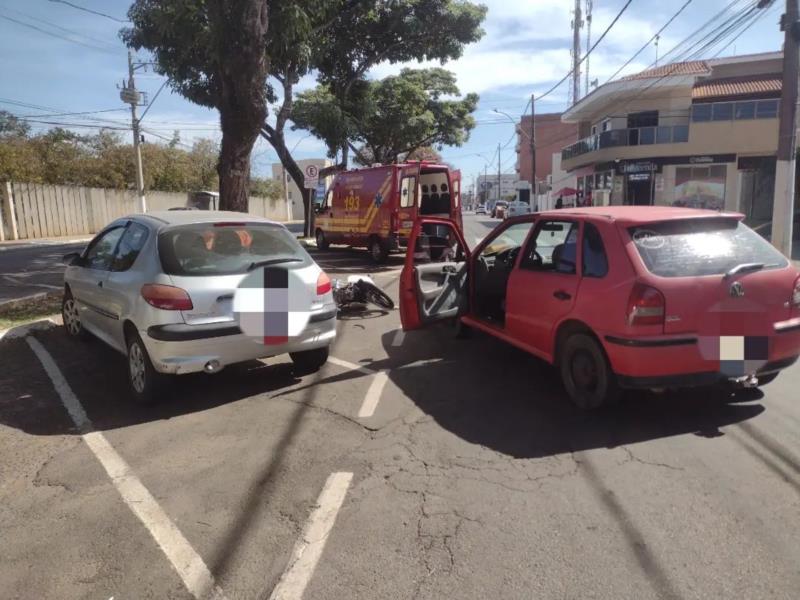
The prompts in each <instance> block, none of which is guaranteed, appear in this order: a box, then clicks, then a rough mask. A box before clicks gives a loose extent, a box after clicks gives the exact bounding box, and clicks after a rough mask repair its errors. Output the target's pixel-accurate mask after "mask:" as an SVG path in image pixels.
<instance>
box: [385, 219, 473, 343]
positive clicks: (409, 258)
mask: <svg viewBox="0 0 800 600" xmlns="http://www.w3.org/2000/svg"><path fill="white" fill-rule="evenodd" d="M468 265H469V250H468V249H467V245H466V243H465V242H464V237H463V235H462V234H461V228H460V227H458V225H457V224H456V223H454V222H453V221H451V220H450V219H438V218H433V217H428V218H421V219H419V220H417V221H416V222H415V224H414V228H413V229H412V231H411V237H410V239H409V244H408V252H406V262H405V265H404V266H403V272H402V273H401V275H400V320H401V322H402V324H403V329H404V330H405V331H409V330H411V329H419V328H421V327H424V326H425V325H428V324H431V323H435V322H438V321H443V320H446V319H452V318H455V317H457V316H458V315H459V314H460V313H461V312H462V311H463V309H464V308H466V302H467V284H466V281H467V271H468Z"/></svg>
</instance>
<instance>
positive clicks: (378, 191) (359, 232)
mask: <svg viewBox="0 0 800 600" xmlns="http://www.w3.org/2000/svg"><path fill="white" fill-rule="evenodd" d="M418 216H429V217H434V216H436V217H445V218H447V219H451V220H453V221H454V222H455V223H457V224H458V226H459V228H463V225H462V221H461V172H460V171H452V170H450V168H449V167H447V166H446V165H437V164H433V163H428V162H424V161H422V162H407V163H400V164H393V165H376V166H373V167H368V168H364V169H354V170H351V171H344V172H342V173H339V174H337V175H336V177H335V178H334V180H333V184H332V185H331V186H330V188H329V189H328V192H327V193H326V195H325V198H324V201H323V203H322V205H321V206H319V207H318V209H317V214H316V219H315V237H316V239H317V247H318V248H320V249H321V250H325V249H326V248H328V246H329V245H330V244H347V245H350V246H354V247H357V248H367V249H368V250H369V253H370V256H371V257H372V259H373V260H374V261H375V262H376V263H381V262H383V261H385V260H386V257H387V255H388V254H389V252H396V251H401V250H405V248H406V247H407V245H408V237H409V235H410V234H411V229H412V227H413V226H414V221H415V219H416V218H417V217H418Z"/></svg>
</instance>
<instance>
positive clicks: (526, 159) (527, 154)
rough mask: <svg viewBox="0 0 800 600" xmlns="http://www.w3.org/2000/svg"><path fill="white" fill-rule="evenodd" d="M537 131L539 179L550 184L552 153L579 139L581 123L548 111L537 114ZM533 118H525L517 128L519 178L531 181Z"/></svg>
mask: <svg viewBox="0 0 800 600" xmlns="http://www.w3.org/2000/svg"><path fill="white" fill-rule="evenodd" d="M534 127H535V134H536V180H537V181H539V182H540V184H541V183H546V182H547V180H548V177H549V176H550V175H552V173H553V162H552V156H553V153H554V152H561V149H562V148H563V147H564V146H566V145H567V144H571V143H573V142H575V141H577V139H578V125H577V124H576V123H569V122H565V121H563V120H562V119H561V113H545V114H540V115H535V117H534ZM530 136H531V117H530V115H526V116H524V117H522V120H521V121H520V123H519V125H518V127H517V165H516V170H517V178H518V180H519V181H527V182H528V183H532V182H531V174H532V173H531V162H532V161H531V158H532V155H531V142H530V140H531V137H530Z"/></svg>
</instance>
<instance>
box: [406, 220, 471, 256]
mask: <svg viewBox="0 0 800 600" xmlns="http://www.w3.org/2000/svg"><path fill="white" fill-rule="evenodd" d="M465 259H466V253H465V251H464V248H463V247H462V245H461V243H460V242H459V239H458V235H456V233H455V232H454V231H453V228H452V227H450V226H449V225H436V224H433V223H423V225H422V231H421V232H420V234H419V236H418V237H417V239H416V242H415V243H414V264H415V265H418V264H427V263H447V262H463V261H464V260H465Z"/></svg>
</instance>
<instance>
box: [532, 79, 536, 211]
mask: <svg viewBox="0 0 800 600" xmlns="http://www.w3.org/2000/svg"><path fill="white" fill-rule="evenodd" d="M534 101H535V98H534V96H533V94H531V139H530V143H531V190H532V191H533V198H532V199H531V200H532V202H531V206H533V205H535V204H536V202H535V200H536V193H537V189H536V109H535V106H536V105H535V103H534Z"/></svg>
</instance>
